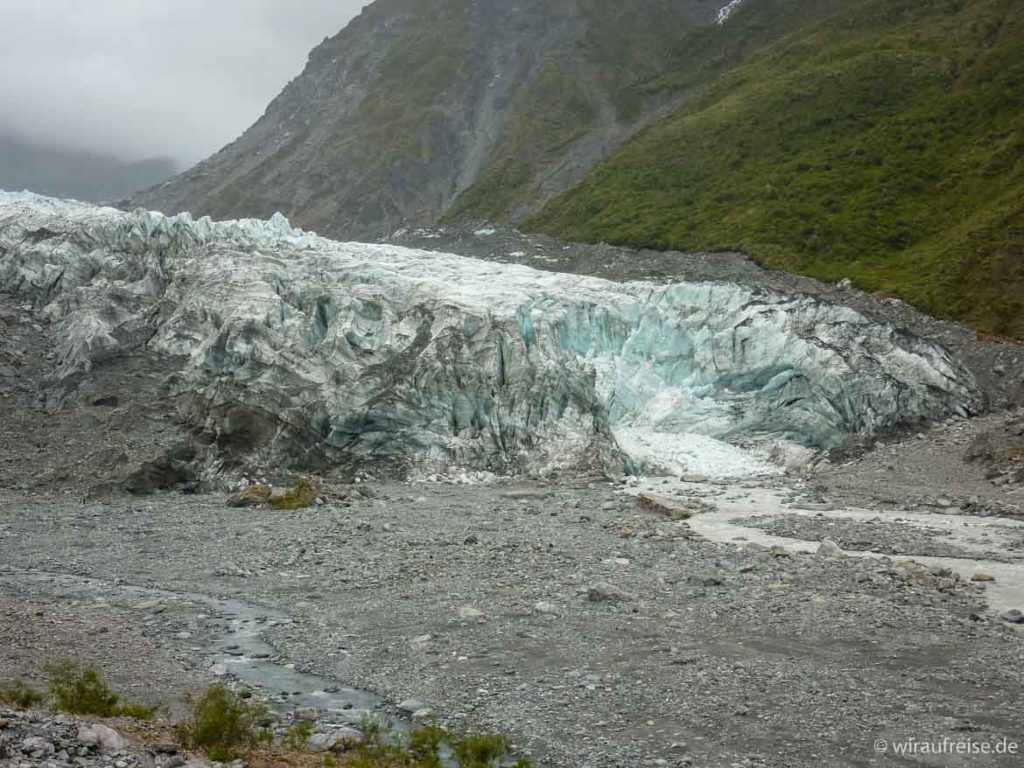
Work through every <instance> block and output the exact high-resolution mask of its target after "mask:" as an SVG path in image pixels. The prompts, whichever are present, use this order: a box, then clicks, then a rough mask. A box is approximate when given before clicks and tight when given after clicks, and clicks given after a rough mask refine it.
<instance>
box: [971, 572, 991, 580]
mask: <svg viewBox="0 0 1024 768" xmlns="http://www.w3.org/2000/svg"><path fill="white" fill-rule="evenodd" d="M995 580H996V577H995V576H992V575H991V574H988V573H972V574H971V581H995Z"/></svg>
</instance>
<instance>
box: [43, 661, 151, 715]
mask: <svg viewBox="0 0 1024 768" xmlns="http://www.w3.org/2000/svg"><path fill="white" fill-rule="evenodd" d="M45 670H46V674H47V675H48V676H49V678H50V695H52V696H53V698H54V700H55V702H56V707H57V709H58V710H60V711H61V712H67V713H68V714H72V715H96V716H98V717H134V718H137V719H139V720H152V719H153V716H154V715H155V714H156V708H155V707H146V706H143V705H141V704H121V703H120V701H121V698H120V697H119V696H118V695H117V694H116V693H114V692H113V691H111V690H110V688H108V687H107V684H106V683H104V682H103V680H102V679H101V678H100V673H99V672H98V671H97V670H96V668H95V667H91V666H84V665H83V664H81V663H80V662H77V661H74V660H72V659H67V660H65V661H62V662H61V663H59V664H49V665H47V666H46V667H45Z"/></svg>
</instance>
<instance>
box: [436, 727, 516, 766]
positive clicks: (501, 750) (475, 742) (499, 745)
mask: <svg viewBox="0 0 1024 768" xmlns="http://www.w3.org/2000/svg"><path fill="white" fill-rule="evenodd" d="M449 744H450V745H451V748H452V753H453V754H454V755H455V762H456V764H457V765H458V766H459V768H495V766H497V765H498V763H499V762H500V761H501V759H502V758H503V757H505V756H506V755H508V742H506V741H505V737H504V736H499V735H497V734H493V733H489V734H480V735H474V736H466V737H465V738H462V739H458V740H450V741H449Z"/></svg>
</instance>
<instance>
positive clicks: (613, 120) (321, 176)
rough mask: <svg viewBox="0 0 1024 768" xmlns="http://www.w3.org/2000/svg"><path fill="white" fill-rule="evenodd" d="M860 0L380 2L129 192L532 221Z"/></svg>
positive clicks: (340, 214) (304, 211)
mask: <svg viewBox="0 0 1024 768" xmlns="http://www.w3.org/2000/svg"><path fill="white" fill-rule="evenodd" d="M858 1H859V0H824V1H823V0H756V1H755V0H751V1H750V2H749V3H740V4H737V3H730V4H729V6H730V9H729V12H728V13H727V12H725V11H723V7H724V5H725V4H724V0H635V2H631V3H629V4H623V3H621V2H617V1H616V0H520V2H516V3H508V2H505V1H504V0H430V1H429V2H428V1H427V0H377V2H375V3H373V4H371V5H370V6H368V7H367V8H366V9H364V11H363V12H362V14H361V15H360V16H359V17H358V18H357V19H355V20H354V21H353V22H352V23H351V24H350V25H349V26H348V27H347V28H346V29H345V30H343V31H342V32H341V33H340V34H338V35H337V36H335V37H332V38H330V39H328V40H326V41H325V42H324V43H323V44H322V45H320V46H319V47H318V48H316V49H315V50H314V51H313V52H312V54H311V55H310V58H309V63H308V65H307V66H306V68H305V71H304V72H303V73H302V74H301V75H300V76H299V77H297V78H296V79H295V80H294V81H293V82H292V83H291V84H290V85H288V86H287V88H285V90H284V92H283V93H282V94H281V95H280V96H279V97H278V98H277V99H275V100H274V102H273V103H272V104H271V105H270V106H269V108H268V109H267V112H266V114H265V115H264V116H263V117H262V118H261V119H260V120H259V121H258V122H257V123H256V124H255V125H254V126H252V128H250V129H249V130H248V131H246V133H245V134H244V135H243V136H242V137H241V138H239V139H238V140H237V141H235V142H234V143H233V144H231V145H229V146H228V147H225V148H224V149H223V150H222V151H221V152H219V153H217V154H216V155H214V156H213V157H211V158H209V159H208V160H206V161H205V162H203V163H201V164H200V165H198V166H196V167H195V168H193V169H192V170H190V171H188V172H187V173H184V174H183V175H181V176H179V177H177V178H176V179H174V180H173V181H171V182H169V183H167V184H164V185H162V186H160V187H157V188H155V189H153V190H150V191H148V192H146V193H144V194H142V195H140V196H138V197H136V198H135V199H134V200H133V201H132V203H133V204H135V205H139V206H142V207H146V208H148V209H155V210H160V211H164V212H166V213H171V214H173V213H178V212H181V211H186V210H187V211H191V212H193V213H196V214H209V215H212V216H214V217H216V218H225V217H245V216H256V217H262V218H269V217H270V216H272V215H273V214H274V213H275V212H277V211H281V212H282V213H284V214H285V215H287V216H288V217H289V218H290V219H291V220H292V221H293V222H295V223H296V224H297V225H299V226H302V227H304V228H307V229H313V230H315V231H317V232H319V233H321V234H323V235H329V236H332V237H343V238H350V239H371V238H376V237H380V236H382V235H385V234H389V233H390V232H392V231H394V230H395V229H397V228H398V227H400V226H402V225H406V224H426V223H434V222H437V221H438V220H439V219H440V218H442V217H443V216H445V215H448V216H450V217H455V216H461V217H476V218H489V219H492V220H499V219H500V220H505V219H507V220H519V219H521V218H523V217H524V216H525V215H527V214H529V213H531V212H534V211H536V210H538V209H539V208H540V207H541V206H542V205H543V203H544V202H545V201H547V200H549V199H551V198H552V197H553V196H555V195H557V194H558V193H560V192H562V191H564V190H565V189H566V188H568V187H569V186H571V185H572V184H573V183H574V182H576V181H578V180H579V179H581V178H582V177H583V176H584V175H585V174H586V172H587V171H589V170H590V169H591V168H592V167H593V166H594V164H595V163H596V162H597V161H599V160H600V159H602V158H603V157H605V156H606V155H607V153H608V152H609V151H610V150H611V149H612V148H614V147H615V146H617V145H619V144H620V143H621V142H622V141H623V140H625V139H626V138H627V137H628V136H630V135H631V134H632V133H634V132H635V131H636V130H637V128H639V127H641V126H643V125H645V124H646V123H648V122H650V121H651V120H652V119H655V118H657V117H658V116H661V115H664V114H666V113H667V112H669V111H670V110H671V109H672V108H673V107H675V106H678V105H679V104H680V103H683V102H684V101H686V100H687V99H688V98H690V97H692V96H693V95H694V94H695V93H697V92H698V91H699V90H700V88H701V87H702V86H703V85H704V84H705V83H706V82H707V81H708V80H709V79H710V78H712V77H713V76H714V75H715V74H717V73H718V72H721V71H723V70H726V69H728V68H729V67H730V66H732V65H733V64H735V63H736V62H738V61H742V60H744V59H746V58H747V57H748V56H749V55H750V54H751V53H753V52H755V51H756V50H758V49H759V48H761V47H763V46H764V45H766V44H769V43H771V42H772V41H774V40H776V39H778V38H779V37H780V36H782V35H783V34H785V33H787V32H789V31H790V30H792V29H795V28H800V27H802V26H805V25H807V24H811V23H813V22H814V21H816V20H818V19H820V18H822V17H824V16H827V15H829V14H830V13H831V12H833V11H835V10H837V9H840V8H844V7H847V6H850V5H857V4H858ZM722 21H725V22H727V23H720V22H722Z"/></svg>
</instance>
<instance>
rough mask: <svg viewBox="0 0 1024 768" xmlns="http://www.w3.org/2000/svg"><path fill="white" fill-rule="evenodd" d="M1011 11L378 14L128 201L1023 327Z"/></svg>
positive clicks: (653, 0)
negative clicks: (509, 250)
mask: <svg viewBox="0 0 1024 768" xmlns="http://www.w3.org/2000/svg"><path fill="white" fill-rule="evenodd" d="M1022 8H1024V6H1022V5H1021V4H1020V2H1019V1H1016V2H1015V0H734V2H729V3H726V2H725V0H635V2H632V3H629V4H624V3H621V2H618V0H519V2H516V3H507V2H504V0H432V1H430V2H428V1H427V0H377V2H375V3H373V4H372V5H370V6H368V7H367V8H366V9H364V11H363V13H362V14H361V15H360V16H359V17H358V18H357V19H355V20H354V21H353V22H352V23H351V24H350V25H349V26H348V27H347V28H346V29H345V30H343V31H342V32H341V33H340V34H338V35H337V36H335V37H333V38H331V39H328V40H326V41H325V42H324V43H323V44H322V45H320V46H319V47H318V48H316V49H315V50H314V51H313V53H312V54H311V56H310V59H309V62H308V64H307V66H306V68H305V70H304V71H303V72H302V74H301V75H300V76H299V77H298V78H296V79H295V80H294V81H293V82H292V83H291V84H289V85H288V86H287V87H286V88H285V90H284V92H283V93H282V94H281V95H280V96H279V97H278V98H277V99H275V100H274V102H273V103H272V104H271V105H270V107H269V108H268V109H267V112H266V114H265V115H264V116H263V117H262V118H261V119H260V120H259V121H258V122H257V123H256V124H255V125H254V126H253V127H252V128H250V129H249V130H248V131H246V133H245V134H244V135H243V136H242V137H241V138H239V139H238V140H237V141H236V142H234V143H233V144H231V145H230V146H228V147H226V148H225V149H223V150H222V151H221V152H219V153H217V154H216V155H214V156H213V157H211V158H210V159H208V160H207V161H205V162H203V163H201V164H200V165H198V166H197V167H196V168H193V169H192V170H190V171H188V172H186V173H185V174H182V175H181V176H179V177H177V178H175V179H173V180H171V181H170V182H168V183H166V184H163V185H162V186H160V187H157V188H155V189H152V190H149V191H148V192H146V193H144V194H142V195H139V196H137V197H136V198H135V199H134V200H133V201H132V202H133V203H134V204H137V205H141V206H144V207H147V208H152V209H155V210H160V211H164V212H166V213H176V212H180V211H185V210H188V211H191V212H193V213H197V214H210V215H212V216H214V217H219V218H228V217H241V216H258V217H264V218H265V217H269V216H271V215H272V214H273V213H275V212H276V211H281V212H283V213H285V214H286V215H287V216H288V217H289V218H290V219H291V220H292V221H293V222H295V224H297V225H298V226H301V227H304V228H307V229H313V230H316V231H317V232H320V233H322V234H325V235H329V236H332V237H336V238H347V239H379V238H383V237H386V236H387V235H389V234H390V233H392V232H394V231H395V230H396V229H398V228H400V227H406V226H410V225H414V226H415V225H424V224H435V223H438V222H446V223H451V222H460V221H478V220H489V221H493V222H500V223H511V224H515V225H519V226H521V227H523V228H526V229H528V230H531V231H542V232H545V233H549V234H553V235H555V236H558V237H561V238H566V239H574V240H581V241H585V242H600V241H608V242H612V243H615V244H621V245H630V246H636V247H651V248H658V249H679V250H688V251H693V250H708V251H718V250H739V251H743V252H746V253H749V254H751V255H753V256H754V258H755V259H757V260H758V261H759V262H760V263H761V264H763V265H765V266H769V267H773V268H780V269H785V270H791V271H795V272H799V273H803V274H806V275H810V276H814V277H819V278H822V279H825V280H829V281H838V280H840V279H842V278H850V279H851V280H852V282H853V284H854V285H855V286H857V287H860V288H863V289H865V290H868V291H872V292H879V293H884V294H891V295H892V296H894V297H899V298H902V299H905V300H907V301H909V302H912V303H913V304H914V305H916V306H918V307H920V308H922V309H925V310H927V311H929V312H931V313H933V314H935V315H937V316H940V317H943V318H950V319H955V320H959V321H965V322H968V323H970V324H972V326H973V327H974V328H976V329H978V330H979V331H982V332H985V333H987V334H995V335H1006V336H1014V337H1020V338H1024V252H1022V251H1024V245H1022V243H1024V234H1022V228H1024V224H1022V222H1024V217H1022V212H1021V211H1022V203H1021V201H1022V200H1024V181H1022V173H1024V171H1022V165H1021V157H1022V156H1024V152H1022V150H1024V123H1022V121H1024V93H1022V89H1024V86H1022V80H1024V74H1022V68H1024V47H1022V40H1024V32H1022V23H1021V20H1022Z"/></svg>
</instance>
